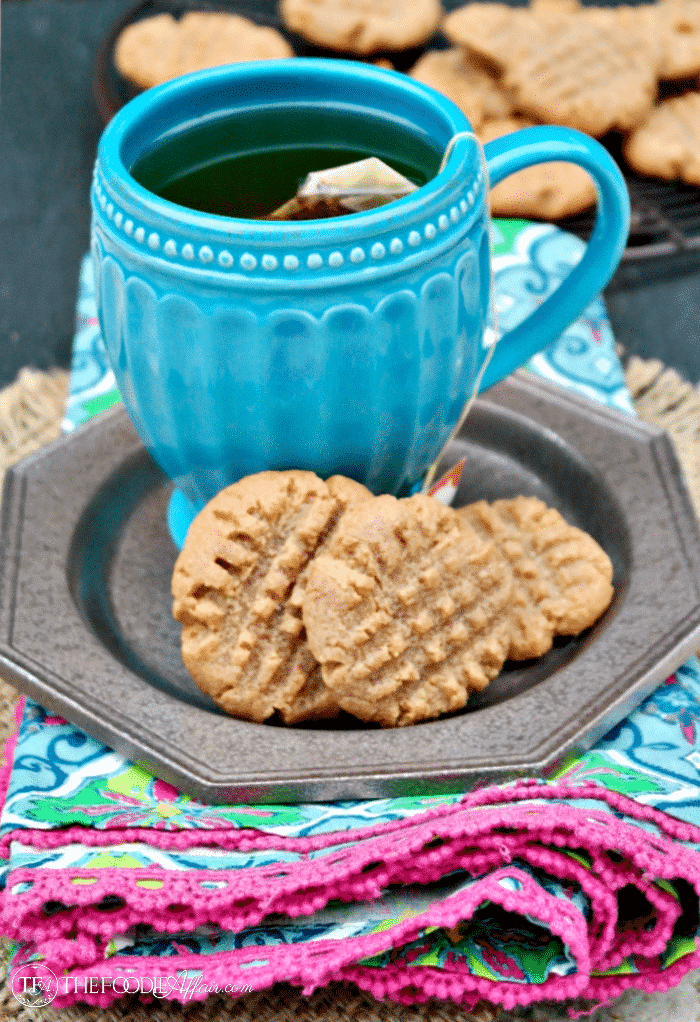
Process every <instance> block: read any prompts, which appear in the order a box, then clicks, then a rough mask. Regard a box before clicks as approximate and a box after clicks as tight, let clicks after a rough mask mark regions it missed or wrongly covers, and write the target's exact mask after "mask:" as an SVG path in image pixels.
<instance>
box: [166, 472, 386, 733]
mask: <svg viewBox="0 0 700 1022" xmlns="http://www.w3.org/2000/svg"><path fill="white" fill-rule="evenodd" d="M370 496H371V494H370V493H369V491H368V490H366V489H365V487H364V486H361V485H360V484H359V483H354V482H352V481H351V480H340V481H338V479H337V477H335V478H332V479H331V480H329V481H328V482H323V480H321V479H319V478H318V476H316V475H314V473H312V472H304V471H289V472H260V473H258V474H257V475H253V476H247V477H246V478H245V479H241V480H240V481H239V482H237V483H234V484H233V485H232V486H228V487H226V489H224V490H222V491H221V492H220V493H219V494H217V496H216V497H214V498H213V500H211V501H210V502H209V503H208V504H207V505H206V507H205V508H204V509H203V510H202V511H201V512H200V513H199V514H198V515H197V517H196V518H195V519H194V521H193V522H192V524H191V526H190V528H189V531H188V533H187V538H186V540H185V543H184V546H183V548H182V551H181V552H180V555H179V556H178V558H177V561H176V563H175V568H174V571H173V578H172V595H173V615H174V617H175V618H176V619H177V620H178V621H180V622H181V624H182V625H183V629H182V640H181V641H182V658H183V661H184V663H185V666H186V667H187V669H188V671H189V672H190V674H191V675H192V677H193V678H194V680H195V682H196V683H197V685H198V686H199V687H200V688H201V689H202V690H203V691H204V692H206V693H207V694H208V695H210V696H211V697H212V698H213V699H214V700H215V701H216V702H217V703H218V704H219V705H220V706H221V707H222V708H223V709H224V710H226V712H227V713H230V714H232V715H233V716H236V717H241V718H244V719H247V720H254V721H263V720H266V719H267V718H268V717H270V716H271V715H272V714H273V713H274V712H275V710H278V711H279V712H280V715H281V716H282V719H283V720H285V721H287V722H289V723H291V722H296V721H298V720H301V719H308V718H309V717H312V716H316V715H318V716H329V715H332V714H333V713H334V712H335V711H336V709H337V707H336V706H335V704H334V703H333V701H332V700H331V699H329V695H328V693H327V692H326V691H325V689H324V688H323V687H322V686H321V685H320V684H319V681H320V678H319V676H318V674H317V664H316V661H315V660H314V659H313V657H311V656H309V654H308V649H307V648H306V642H305V634H304V626H303V623H302V620H301V609H300V603H301V594H302V593H303V587H304V580H303V574H304V569H305V568H306V567H307V565H308V563H309V561H310V560H311V558H312V557H313V556H314V554H315V552H316V551H317V550H318V548H319V547H321V546H322V545H323V544H324V543H325V542H327V541H328V539H329V537H330V536H331V535H332V532H333V529H334V528H336V527H337V525H338V522H339V520H340V519H341V517H342V514H343V512H344V511H345V509H346V508H347V507H348V506H351V505H352V502H353V501H354V500H355V499H357V498H360V499H367V498H369V497H370ZM297 587H298V588H297ZM295 589H296V595H295V596H294V598H293V594H295ZM315 674H316V677H315V678H314V675H315ZM299 693H301V696H300V699H299V703H298V704H297V696H298V694H299Z"/></svg>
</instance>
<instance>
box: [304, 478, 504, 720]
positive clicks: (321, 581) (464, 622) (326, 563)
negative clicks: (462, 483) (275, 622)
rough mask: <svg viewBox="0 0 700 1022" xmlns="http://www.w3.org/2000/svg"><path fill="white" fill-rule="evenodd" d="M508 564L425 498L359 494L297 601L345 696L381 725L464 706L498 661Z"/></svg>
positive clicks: (342, 700) (328, 676) (326, 675)
mask: <svg viewBox="0 0 700 1022" xmlns="http://www.w3.org/2000/svg"><path fill="white" fill-rule="evenodd" d="M511 574H512V573H511V571H510V570H509V568H508V566H507V565H506V563H505V562H504V560H503V558H502V557H501V556H499V555H498V554H497V553H496V551H495V549H494V545H493V543H492V542H491V541H489V540H484V539H482V538H481V537H479V536H478V535H477V533H476V532H475V531H474V530H471V529H468V528H467V529H466V531H465V527H464V523H463V522H460V519H459V516H458V515H457V514H456V512H455V511H453V510H452V509H451V508H447V507H444V506H443V505H441V504H440V503H439V502H438V501H436V500H434V499H433V498H431V497H427V496H423V495H417V496H414V497H408V498H405V499H402V500H397V499H396V498H395V497H391V496H382V497H376V498H374V499H372V500H367V501H363V502H362V503H357V504H354V505H353V506H352V507H351V508H350V509H349V510H348V511H347V512H346V514H345V515H344V516H343V519H342V521H341V523H340V524H339V526H338V528H337V530H336V532H335V535H334V536H333V539H332V540H331V542H330V543H329V545H328V547H327V552H326V553H322V554H319V555H318V556H316V557H315V558H314V560H313V562H312V563H311V565H310V568H309V572H308V580H307V584H306V590H305V593H304V598H303V603H302V616H303V621H304V624H305V626H306V631H307V638H308V643H309V647H310V648H311V652H312V653H313V654H314V656H315V657H316V659H317V660H318V661H319V662H320V664H321V669H322V673H323V680H324V682H325V683H326V685H327V686H328V688H330V689H332V691H333V694H334V695H335V697H336V698H337V700H338V703H339V704H340V706H341V707H342V708H343V709H344V710H347V711H348V712H349V713H352V714H354V715H355V716H356V717H359V718H360V719H361V720H365V721H377V722H379V723H380V724H382V725H383V726H393V725H403V724H413V723H416V722H418V721H422V720H429V719H431V718H433V717H438V716H440V714H443V713H447V712H450V711H453V710H458V709H461V708H462V707H463V706H464V705H465V703H466V701H467V699H468V697H469V694H470V692H473V691H479V690H481V689H483V688H485V687H486V686H487V685H488V683H489V681H491V680H492V679H493V678H494V677H495V676H496V675H497V674H498V672H499V671H500V669H501V667H502V665H503V662H504V660H505V656H506V653H507V651H508V648H509V646H510V610H509V606H510V599H509V598H510V593H511V587H512V578H511Z"/></svg>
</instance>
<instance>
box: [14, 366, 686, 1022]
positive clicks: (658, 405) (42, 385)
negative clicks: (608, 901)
mask: <svg viewBox="0 0 700 1022" xmlns="http://www.w3.org/2000/svg"><path fill="white" fill-rule="evenodd" d="M626 379H627V384H628V387H629V389H630V393H631V395H632V398H633V400H634V404H635V408H636V409H637V412H638V413H639V415H640V416H641V417H642V418H643V419H646V420H647V421H648V422H652V423H654V424H656V425H658V426H660V427H661V428H662V429H665V430H667V432H668V433H669V434H670V436H671V438H672V439H673V441H674V444H675V446H676V450H677V452H678V456H679V460H680V462H681V464H682V465H683V468H684V471H685V474H686V481H687V484H688V489H689V492H690V494H691V498H692V499H693V501H694V504H695V507H696V509H697V510H698V514H700V391H698V390H697V389H694V388H693V387H692V386H691V385H690V384H689V383H688V382H687V381H686V380H684V379H683V378H682V377H680V376H679V375H678V373H676V372H675V371H674V370H672V369H666V368H665V367H664V366H663V365H662V363H661V362H657V361H642V360H641V359H638V358H636V357H633V358H632V359H630V361H629V363H628V364H627V366H626ZM67 386H68V377H67V374H66V373H62V372H58V371H57V372H53V373H42V372H38V371H37V370H29V369H27V370H23V371H22V372H21V373H20V375H19V376H18V378H17V380H16V381H15V383H13V384H12V385H11V386H10V387H7V388H6V389H5V390H3V391H0V476H1V475H2V473H3V472H4V470H5V469H6V468H7V467H8V466H9V465H11V464H13V463H14V462H15V461H17V460H19V458H21V457H24V456H25V455H26V454H29V453H30V452H31V451H34V450H36V449H37V448H39V447H41V446H42V445H43V444H45V443H48V442H49V441H50V440H53V439H54V438H55V437H56V436H58V434H59V432H60V423H61V418H62V415H63V405H64V401H65V396H66V391H67ZM17 699H18V693H17V692H16V691H15V690H14V689H13V688H11V687H10V686H9V685H6V684H5V683H4V682H3V681H2V680H0V745H2V744H4V742H5V741H6V739H7V738H8V736H9V735H10V734H11V732H12V730H13V726H14V710H15V706H16V704H17ZM0 951H1V949H0ZM5 964H6V951H5V952H4V953H0V1022H10V1020H11V1022H35V1020H37V1022H38V1020H40V1022H98V1020H106V1022H123V1020H128V1022H194V1020H197V1022H228V1020H230V1019H240V1020H241V1022H246V1020H250V1022H272V1020H275V1022H306V1020H309V1022H311V1020H312V1019H321V1020H324V1022H365V1020H366V1022H497V1020H498V1022H505V1019H510V1018H513V1017H515V1016H513V1015H511V1014H509V1013H499V1012H498V1011H496V1010H495V1009H493V1008H491V1007H489V1006H488V1005H484V1006H483V1007H482V1008H480V1009H478V1010H477V1011H476V1012H473V1013H472V1012H466V1011H464V1010H463V1009H461V1008H459V1007H457V1006H456V1005H453V1004H442V1003H440V1002H435V1001H431V1002H430V1003H429V1004H426V1005H424V1006H423V1005H418V1006H415V1007H403V1006H401V1005H397V1004H393V1003H391V1002H388V1001H385V1002H378V1001H376V1000H375V999H374V998H373V997H371V996H370V995H367V994H364V993H362V992H361V991H360V990H358V989H357V987H355V986H354V985H353V984H350V983H347V984H345V983H331V984H330V985H329V986H327V987H324V988H323V989H321V990H317V991H316V992H315V993H314V994H312V995H311V996H310V997H303V996H302V995H301V994H300V993H299V991H298V990H297V989H295V988H294V987H291V986H286V985H285V984H278V985H276V986H275V987H273V988H272V989H270V990H266V991H261V992H259V993H254V994H248V995H246V996H244V997H240V998H238V999H234V998H231V997H229V996H227V995H224V994H221V995H213V996H211V997H210V998H208V1000H206V1001H205V1002H196V1003H190V1004H176V1003H172V1002H169V1003H167V1004H151V1005H143V1004H141V1003H140V1001H139V1000H138V998H137V997H136V996H128V997H125V998H121V999H120V1000H119V1001H117V1002H115V1004H114V1005H113V1006H112V1007H110V1008H108V1009H101V1008H92V1007H89V1006H87V1005H76V1006H75V1007H73V1008H67V1009H65V1010H64V1011H55V1010H53V1009H52V1008H51V1007H50V1006H49V1007H46V1008H26V1007H23V1006H22V1005H20V1004H19V1003H18V1002H17V1001H16V1000H15V998H14V997H13V995H12V993H11V991H10V989H9V986H8V985H7V984H6V982H5ZM688 982H690V977H688ZM693 989H694V988H693ZM689 991H690V988H689ZM679 992H680V991H679ZM631 996H632V997H633V998H634V997H635V996H640V995H634V994H632V995H631ZM641 996H643V995H641ZM603 1013H604V1016H605V1017H606V1018H615V1017H617V1018H619V1017H620V1016H619V1015H617V1014H615V1015H612V1016H610V1015H607V1012H605V1010H604V1012H603ZM517 1017H518V1018H519V1019H531V1020H533V1022H535V1020H538V1019H545V1018H547V1019H553V1018H555V1017H556V1018H563V1017H564V1016H563V1015H560V1014H559V1012H558V1011H556V1009H551V1010H549V1009H546V1008H545V1009H542V1010H541V1009H540V1008H538V1007H534V1008H532V1009H530V1010H528V1011H523V1012H519V1013H517ZM596 1017H598V1018H600V1022H603V1016H600V1015H599V1014H598V1012H596ZM625 1017H626V1018H632V1017H639V1016H638V1015H637V1014H636V1011H635V1013H634V1015H627V1013H625ZM658 1017H659V1018H661V1017H662V1016H658ZM663 1017H668V1015H665V1016H663Z"/></svg>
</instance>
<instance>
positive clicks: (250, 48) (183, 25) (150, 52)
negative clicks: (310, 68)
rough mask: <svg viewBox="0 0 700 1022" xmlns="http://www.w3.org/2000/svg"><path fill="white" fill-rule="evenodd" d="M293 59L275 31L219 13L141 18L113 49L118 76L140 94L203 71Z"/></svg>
mask: <svg viewBox="0 0 700 1022" xmlns="http://www.w3.org/2000/svg"><path fill="white" fill-rule="evenodd" d="M293 56H294V51H293V50H292V48H291V46H290V45H289V43H288V42H287V41H286V39H284V38H283V36H282V35H280V33H279V32H277V31H276V29H274V28H270V27H269V26H266V25H256V24H255V23H254V22H252V21H249V20H248V19H247V18H242V17H240V16H239V15H237V14H229V13H227V12H224V11H190V12H188V13H187V14H184V15H183V16H182V17H181V18H180V19H179V20H177V21H176V20H175V18H173V17H172V15H170V14H158V15H156V16H154V17H152V18H144V19H142V20H141V21H136V22H134V23H133V24H131V25H127V27H126V28H125V29H124V30H123V31H122V32H121V34H120V35H119V38H118V39H117V42H116V45H115V48H114V61H115V64H116V66H117V68H118V69H119V71H121V73H122V74H123V75H124V76H125V77H127V78H129V79H130V80H131V81H133V82H135V83H136V84H137V85H139V86H140V87H141V88H143V89H148V88H150V87H151V86H153V85H158V84H160V83H161V82H166V81H169V80H170V79H171V78H177V77H178V76H179V75H183V74H187V73H188V72H190V71H199V70H201V69H203V68H207V67H218V66H220V65H222V64H233V63H237V62H239V61H243V60H270V59H274V58H283V57H293Z"/></svg>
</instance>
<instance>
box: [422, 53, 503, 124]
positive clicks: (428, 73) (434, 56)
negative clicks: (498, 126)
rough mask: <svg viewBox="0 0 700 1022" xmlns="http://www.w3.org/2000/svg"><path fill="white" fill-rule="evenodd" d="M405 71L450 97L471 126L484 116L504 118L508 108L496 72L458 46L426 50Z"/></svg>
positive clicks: (478, 122) (481, 120) (485, 117)
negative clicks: (409, 68) (407, 70)
mask: <svg viewBox="0 0 700 1022" xmlns="http://www.w3.org/2000/svg"><path fill="white" fill-rule="evenodd" d="M409 74H410V76H411V78H415V79H416V81H419V82H423V83H424V84H425V85H430V86H431V87H432V88H433V89H435V90H436V91H437V92H441V93H442V95H443V96H447V98H448V99H451V100H452V102H453V103H454V104H455V106H458V107H459V109H460V110H461V111H462V113H464V114H465V115H466V117H467V119H468V120H469V122H470V124H471V126H472V127H473V128H478V127H479V125H480V124H482V122H483V121H484V120H486V119H488V118H497V117H507V116H508V115H509V114H510V112H511V110H512V104H511V101H510V99H509V97H508V96H507V95H506V93H505V92H504V91H503V89H502V88H501V86H500V85H499V82H498V78H497V77H496V75H494V74H493V73H492V72H491V71H489V69H488V68H487V67H486V66H485V65H484V64H480V63H479V62H478V61H476V60H475V59H473V58H470V57H469V55H468V54H467V53H466V52H465V51H464V50H462V49H461V48H460V47H458V46H454V47H452V48H451V49H449V50H429V51H428V52H427V53H425V54H423V56H422V57H420V59H419V60H418V61H417V62H416V63H415V64H414V65H413V67H412V68H411V70H410V72H409Z"/></svg>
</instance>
